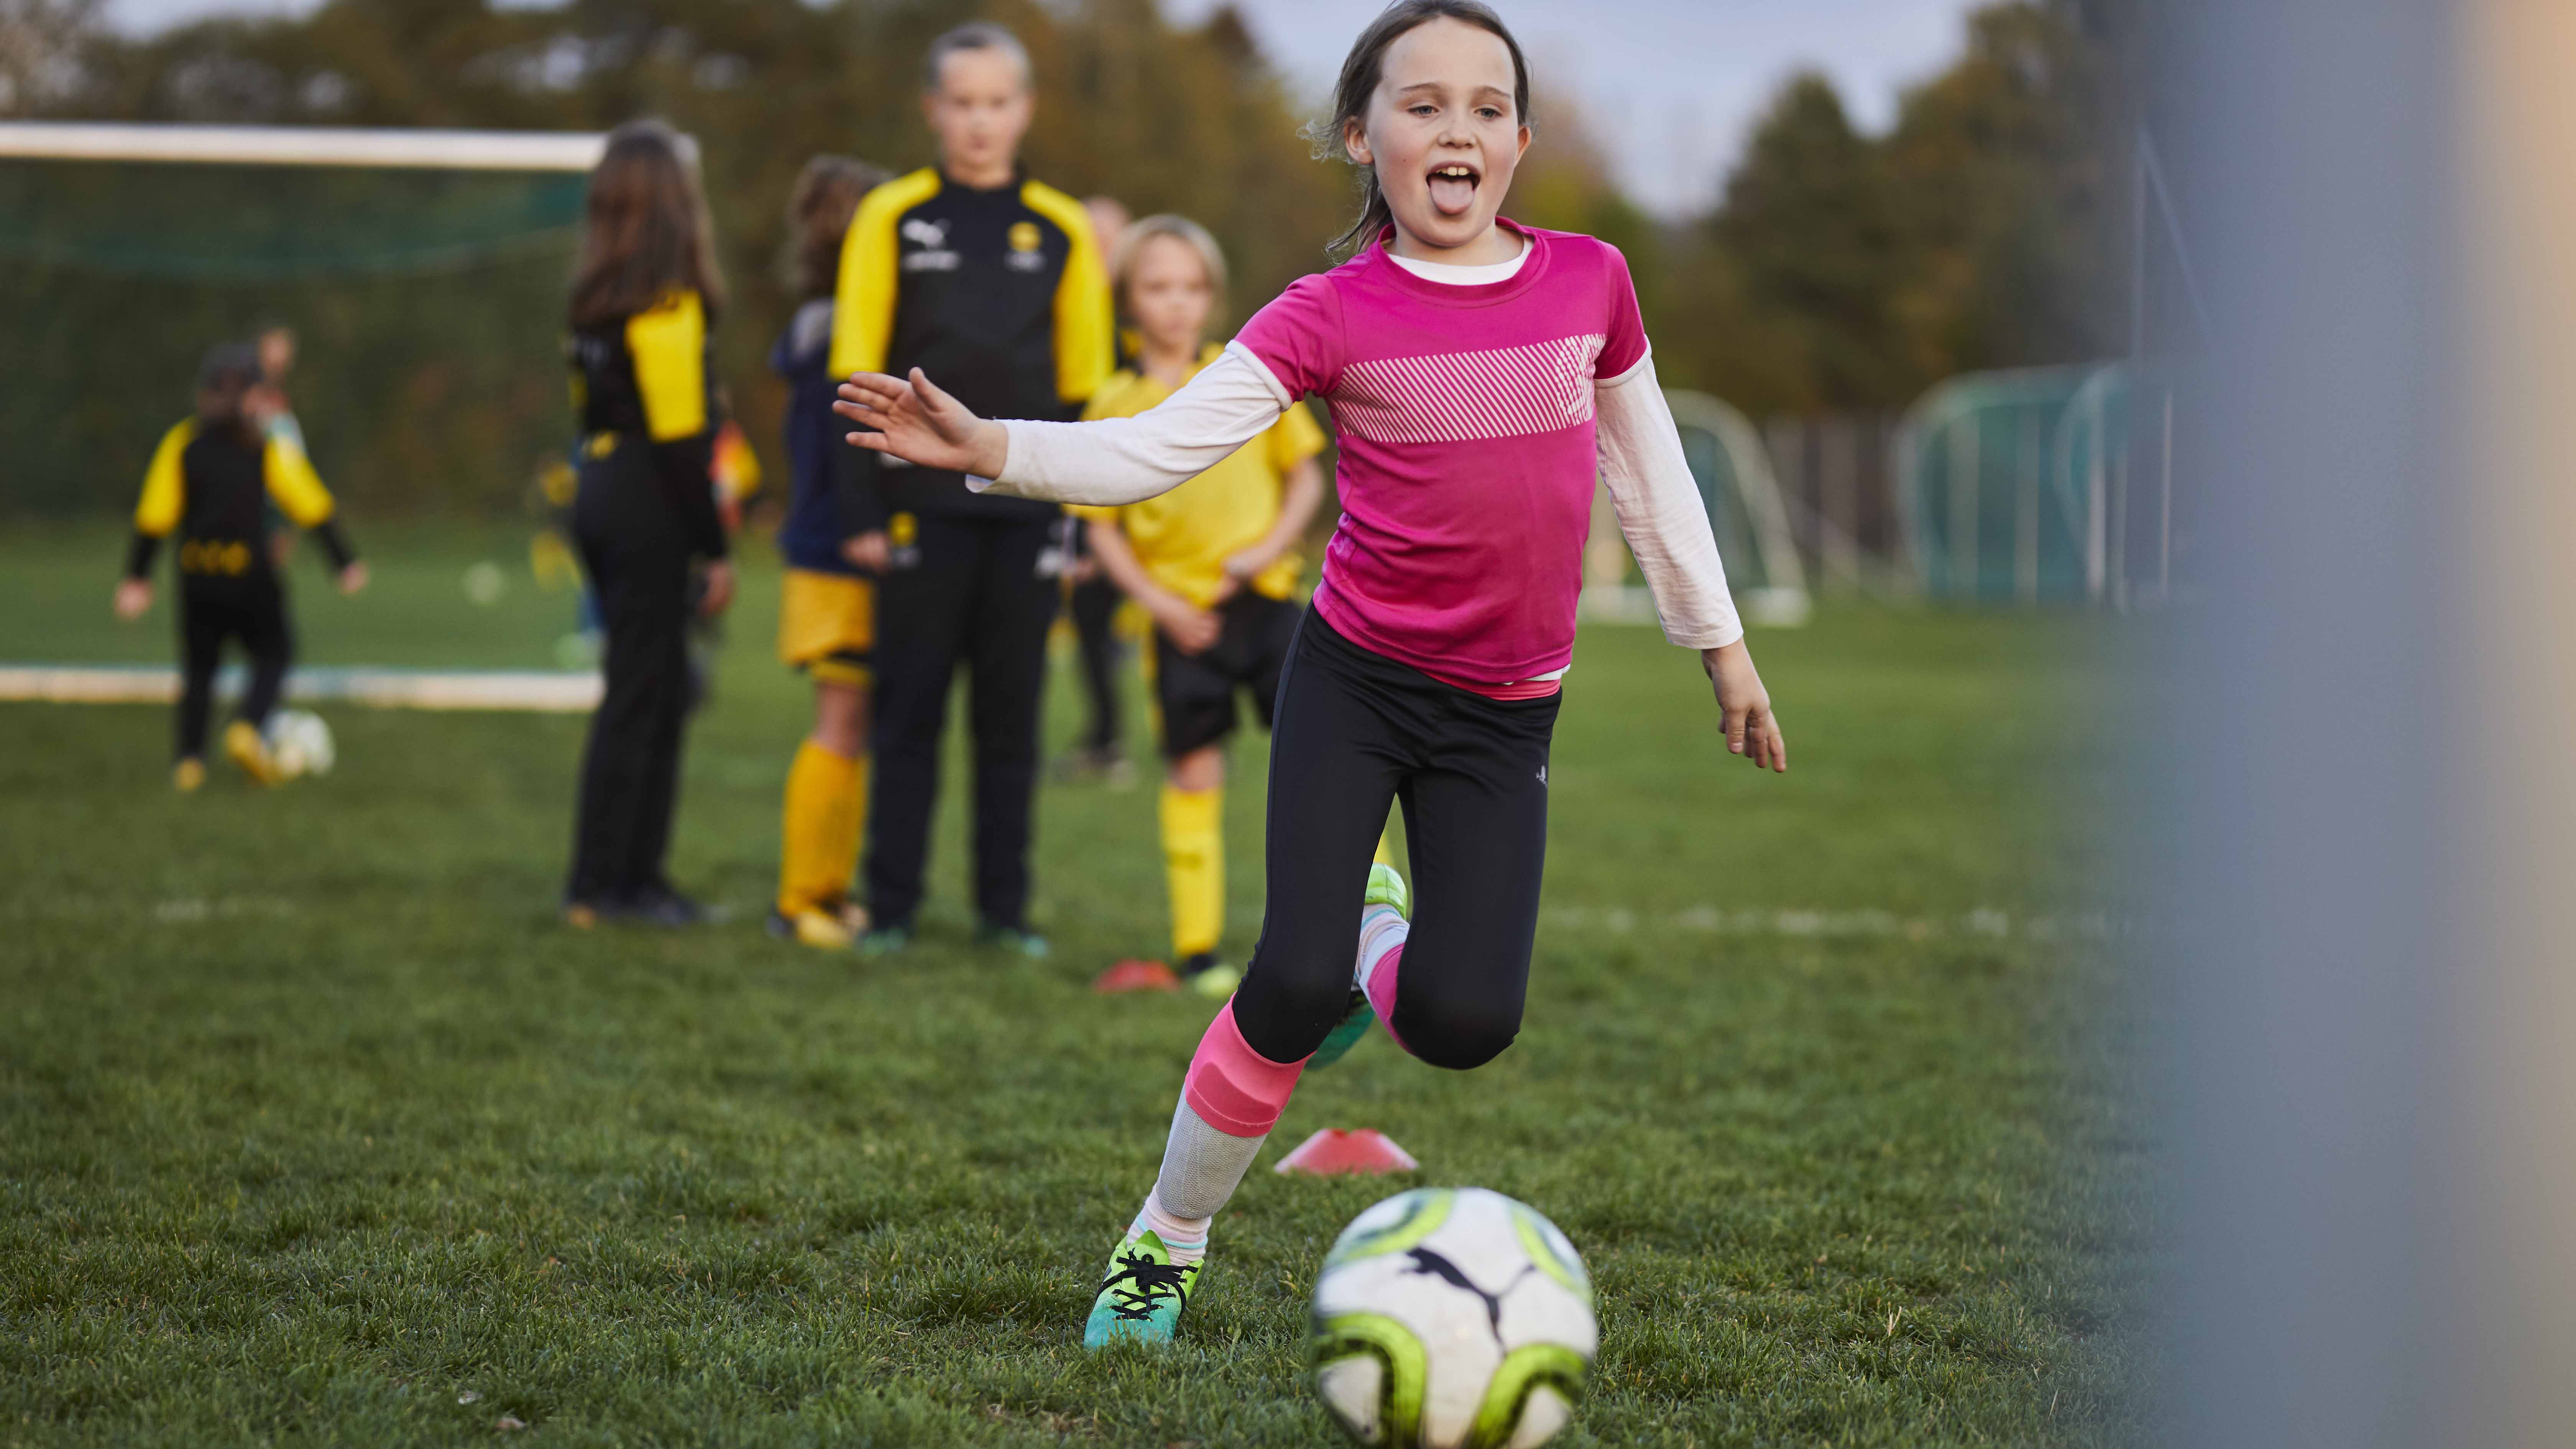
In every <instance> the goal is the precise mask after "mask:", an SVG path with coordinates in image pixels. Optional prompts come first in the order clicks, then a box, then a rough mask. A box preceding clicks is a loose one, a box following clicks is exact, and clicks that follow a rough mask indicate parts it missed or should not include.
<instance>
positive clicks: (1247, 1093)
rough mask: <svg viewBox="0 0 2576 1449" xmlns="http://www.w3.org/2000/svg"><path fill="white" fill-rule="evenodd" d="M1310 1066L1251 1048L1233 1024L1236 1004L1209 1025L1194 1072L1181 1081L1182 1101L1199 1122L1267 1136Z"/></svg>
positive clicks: (1193, 1059) (1195, 1058) (1193, 1064)
mask: <svg viewBox="0 0 2576 1449" xmlns="http://www.w3.org/2000/svg"><path fill="white" fill-rule="evenodd" d="M1305 1070H1306V1063H1305V1062H1304V1061H1302V1060H1300V1061H1293V1062H1274V1061H1272V1060H1270V1059H1269V1058H1268V1057H1265V1056H1263V1055H1262V1054H1261V1053H1259V1052H1257V1051H1254V1050H1253V1049H1252V1044H1251V1043H1250V1042H1247V1041H1245V1040H1244V1039H1243V1032H1242V1030H1241V1029H1240V1028H1238V1027H1237V1026H1236V1025H1235V1024H1234V1002H1233V1001H1232V1000H1230V999H1229V1000H1228V1001H1227V1002H1226V1004H1225V1010H1223V1011H1220V1012H1218V1013H1217V1014H1216V1020H1214V1021H1211V1022H1209V1023H1208V1029H1207V1034H1206V1035H1204V1036H1202V1037H1200V1038H1199V1049H1198V1053H1197V1054H1196V1055H1195V1056H1192V1057H1191V1058H1190V1074H1189V1077H1188V1079H1187V1080H1185V1081H1184V1082H1182V1084H1181V1100H1182V1101H1184V1102H1187V1103H1189V1104H1190V1110H1191V1111H1193V1112H1196V1113H1198V1114H1199V1117H1200V1119H1201V1120H1203V1121H1205V1122H1206V1123H1207V1124H1208V1125H1209V1126H1211V1127H1214V1128H1215V1129H1217V1130H1218V1131H1220V1132H1224V1133H1228V1134H1230V1135H1232V1136H1236V1137H1261V1136H1266V1135H1267V1134H1268V1133H1269V1131H1270V1129H1271V1128H1272V1127H1274V1126H1276V1125H1277V1124H1278V1122H1279V1114H1280V1113H1281V1112H1282V1111H1284V1110H1286V1109H1287V1106H1288V1095H1289V1093H1291V1092H1294V1091H1296V1090H1297V1077H1298V1075H1299V1074H1300V1073H1302V1072H1304V1071H1305Z"/></svg>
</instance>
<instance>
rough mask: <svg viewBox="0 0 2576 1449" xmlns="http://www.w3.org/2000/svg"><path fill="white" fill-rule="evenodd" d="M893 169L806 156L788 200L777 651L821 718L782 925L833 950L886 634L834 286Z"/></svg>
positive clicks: (794, 784)
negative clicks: (839, 367) (847, 454)
mask: <svg viewBox="0 0 2576 1449" xmlns="http://www.w3.org/2000/svg"><path fill="white" fill-rule="evenodd" d="M886 174H887V173H885V172H884V171H882V170H880V169H878V168H877V167H874V166H870V165H868V164H867V163H866V162H864V161H854V160H851V159H850V158H849V157H847V156H817V157H815V158H814V159H812V160H810V161H808V162H806V163H805V170H804V171H803V173H802V174H800V175H798V176H797V178H796V189H795V191H794V192H793V193H792V194H791V195H790V196H789V198H788V202H787V233H788V242H787V255H786V257H785V258H784V269H785V271H786V273H787V281H788V284H789V285H790V286H791V287H793V288H794V289H795V293H796V297H797V299H798V302H797V308H796V314H795V316H794V317H793V318H792V319H791V320H790V321H789V322H788V324H787V331H786V332H785V333H784V334H782V335H781V336H780V337H779V339H778V345H777V346H776V347H774V348H772V349H771V350H770V354H769V365H770V367H771V368H773V369H774V370H776V371H777V373H778V374H779V375H780V376H781V377H784V378H786V379H787V387H788V401H787V415H786V431H787V462H788V469H789V474H790V478H791V480H792V481H791V482H790V484H789V490H790V491H789V494H788V501H787V518H786V521H785V522H784V523H782V524H780V525H779V529H778V551H779V553H780V555H781V556H782V557H784V558H785V560H786V562H787V575H786V578H785V579H784V580H783V581H782V583H781V586H780V594H779V600H778V657H779V658H780V659H782V660H784V661H785V662H786V663H787V664H788V665H790V666H791V667H793V668H796V669H800V670H803V671H804V673H805V675H806V677H807V678H809V679H811V680H813V681H814V727H813V729H812V730H811V731H809V732H808V733H807V734H806V736H805V740H804V743H802V744H800V745H798V746H797V747H796V760H795V763H793V764H791V765H789V766H788V768H787V801H786V807H785V810H784V812H783V821H784V823H783V826H782V828H781V830H780V832H779V833H780V836H781V839H780V848H779V856H778V897H777V900H776V902H775V903H774V904H773V906H772V908H771V910H770V913H769V929H770V931H771V933H772V934H774V935H778V936H782V937H786V938H788V939H791V940H795V941H798V942H801V943H803V944H805V945H808V946H818V947H822V948H824V949H827V950H837V949H844V948H847V947H848V946H850V945H851V944H852V943H853V942H854V941H856V940H857V939H858V936H859V933H860V932H862V931H864V930H866V929H867V924H868V916H867V911H866V909H865V908H864V907H862V906H860V905H859V904H858V903H857V902H856V901H853V900H852V899H850V889H851V885H852V878H853V877H854V876H855V875H856V874H857V873H858V867H859V832H860V829H861V827H862V825H863V824H864V823H865V821H866V819H867V801H868V754H867V749H868V686H869V683H870V670H871V668H872V666H873V656H872V651H873V650H874V649H875V646H876V583H875V578H874V575H875V574H877V573H878V572H879V571H881V570H882V569H884V567H885V562H886V535H885V529H884V527H883V526H882V525H881V524H878V523H875V522H874V521H873V520H871V519H869V518H867V517H865V516H864V515H863V512H862V508H861V500H860V499H859V498H858V497H856V496H854V495H855V492H856V488H855V483H854V481H853V478H852V475H851V474H850V471H849V470H848V469H846V468H843V467H840V466H839V458H838V456H837V455H838V454H840V453H841V452H843V451H845V450H844V449H842V448H841V446H840V432H841V428H840V425H839V422H838V420H837V419H835V418H834V417H833V416H832V375H831V373H830V372H828V371H827V370H826V369H825V364H826V363H827V362H828V361H829V360H830V356H831V351H832V310H833V300H832V299H833V290H834V288H835V287H836V286H837V285H838V283H839V279H840V271H841V243H842V240H843V238H844V237H845V236H847V234H848V232H849V229H850V217H851V215H852V214H853V213H855V212H856V211H857V210H858V209H859V198H861V197H863V196H865V195H867V194H868V193H869V192H870V191H872V190H874V189H875V188H876V187H878V186H879V185H881V184H883V183H884V182H885V180H886Z"/></svg>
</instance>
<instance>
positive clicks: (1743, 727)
mask: <svg viewBox="0 0 2576 1449" xmlns="http://www.w3.org/2000/svg"><path fill="white" fill-rule="evenodd" d="M1699 657H1700V664H1701V666H1702V667H1703V668H1705V669H1707V671H1708V682H1709V685H1710V686H1711V687H1712V688H1714V689H1715V690H1716V691H1717V707H1718V710H1719V712H1720V713H1722V714H1723V715H1725V717H1726V749H1727V753H1729V754H1735V755H1742V756H1743V757H1745V758H1746V759H1748V760H1751V761H1752V762H1753V764H1754V767H1755V768H1756V769H1760V768H1763V767H1765V766H1767V767H1769V768H1770V769H1771V770H1773V771H1775V772H1777V773H1779V774H1783V775H1785V774H1787V773H1788V772H1789V742H1788V741H1787V740H1785V739H1782V738H1781V737H1780V720H1779V718H1778V716H1776V715H1774V714H1772V713H1771V693H1770V691H1769V690H1766V689H1764V688H1763V687H1762V675H1761V672H1760V671H1758V670H1756V669H1755V668H1754V667H1753V652H1752V651H1751V650H1749V649H1747V648H1745V647H1744V641H1743V640H1741V639H1738V640H1736V641H1735V642H1734V643H1732V644H1728V645H1725V646H1723V647H1721V648H1716V649H1703V650H1701V651H1700V653H1699Z"/></svg>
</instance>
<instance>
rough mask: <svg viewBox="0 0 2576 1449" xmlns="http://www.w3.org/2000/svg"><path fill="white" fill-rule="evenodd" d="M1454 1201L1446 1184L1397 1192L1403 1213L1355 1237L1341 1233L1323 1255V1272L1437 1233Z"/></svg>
mask: <svg viewBox="0 0 2576 1449" xmlns="http://www.w3.org/2000/svg"><path fill="white" fill-rule="evenodd" d="M1456 1200H1457V1190H1456V1189H1455V1188H1447V1187H1417V1188H1415V1189H1413V1190H1412V1191H1410V1192H1405V1193H1399V1194H1397V1195H1396V1196H1395V1197H1394V1198H1393V1199H1392V1201H1395V1202H1400V1203H1403V1204H1404V1205H1405V1208H1404V1216H1402V1217H1400V1218H1397V1219H1396V1220H1395V1221H1394V1222H1392V1223H1389V1224H1387V1225H1386V1226H1385V1227H1382V1228H1378V1229H1375V1230H1373V1231H1370V1232H1367V1233H1363V1234H1361V1235H1360V1236H1359V1237H1356V1238H1354V1237H1352V1236H1350V1235H1349V1234H1348V1233H1344V1234H1343V1235H1342V1238H1341V1240H1340V1241H1338V1242H1336V1243H1334V1244H1333V1250H1332V1251H1331V1252H1330V1253H1327V1254H1325V1255H1324V1271H1325V1272H1327V1273H1329V1272H1331V1271H1332V1270H1334V1269H1335V1268H1338V1267H1340V1266H1342V1265H1343V1264H1344V1263H1356V1262H1358V1261H1359V1260H1360V1259H1362V1258H1379V1257H1384V1256H1385V1255H1387V1254H1389V1253H1401V1252H1403V1251H1404V1250H1405V1249H1407V1248H1410V1247H1412V1246H1413V1245H1414V1244H1416V1243H1419V1242H1421V1241H1422V1240H1423V1239H1424V1238H1427V1237H1430V1236H1431V1235H1432V1234H1433V1233H1436V1232H1438V1231H1439V1230H1440V1225H1441V1224H1442V1223H1444V1222H1447V1221H1448V1220H1449V1205H1450V1204H1451V1203H1453V1202H1455V1201H1456Z"/></svg>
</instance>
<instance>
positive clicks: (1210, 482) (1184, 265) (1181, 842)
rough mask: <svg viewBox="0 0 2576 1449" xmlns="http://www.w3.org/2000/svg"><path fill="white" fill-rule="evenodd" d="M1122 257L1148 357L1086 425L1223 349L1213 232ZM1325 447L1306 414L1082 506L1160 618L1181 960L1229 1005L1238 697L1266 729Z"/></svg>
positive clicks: (1123, 412)
mask: <svg viewBox="0 0 2576 1449" xmlns="http://www.w3.org/2000/svg"><path fill="white" fill-rule="evenodd" d="M1112 258H1113V259H1112V263H1111V268H1110V283H1111V286H1112V288H1113V289H1114V291H1115V293H1116V296H1117V299H1118V305H1119V308H1120V312H1121V315H1122V317H1123V318H1124V319H1125V321H1126V322H1127V323H1128V324H1129V325H1130V326H1132V327H1133V328H1134V330H1135V337H1136V345H1137V355H1136V359H1135V364H1134V366H1133V367H1131V368H1129V369H1127V370H1125V371H1121V372H1119V373H1117V374H1116V375H1114V376H1112V377H1111V378H1110V379H1109V381H1108V382H1107V383H1106V384H1105V385H1104V386H1102V388H1101V389H1100V391H1099V392H1098V393H1097V394H1096V395H1094V396H1093V398H1092V400H1091V405H1090V406H1089V407H1088V408H1086V409H1084V411H1083V417H1084V418H1086V419H1091V418H1123V417H1133V416H1134V415H1136V414H1137V413H1141V412H1143V411H1145V410H1146V409H1148V408H1150V407H1153V406H1154V405H1155V404H1157V403H1159V402H1161V401H1163V399H1165V398H1167V397H1170V396H1171V395H1172V394H1173V393H1174V392H1176V391H1178V390H1179V389H1180V387H1181V386H1182V385H1183V384H1185V383H1187V382H1188V381H1189V380H1190V379H1191V378H1192V377H1195V376H1197V375H1198V372H1199V369H1201V368H1203V367H1205V366H1207V365H1208V364H1209V363H1210V362H1213V361H1215V360H1216V357H1217V352H1218V348H1217V347H1216V346H1215V345H1214V344H1212V343H1210V342H1208V341H1207V333H1208V327H1209V323H1210V322H1211V321H1212V320H1213V318H1214V314H1215V311H1216V305H1217V301H1218V299H1219V298H1220V297H1221V296H1222V295H1223V294H1224V291H1225V256H1224V254H1223V253H1222V252H1221V251H1219V250H1218V249H1217V244H1216V238H1214V237H1212V236H1210V235H1208V233H1207V230H1206V228H1204V227H1201V226H1200V225H1199V224H1198V223H1197V222H1194V221H1190V220H1188V219H1187V218H1184V217H1178V216H1149V217H1147V218H1145V219H1144V220H1143V221H1140V222H1137V223H1136V224H1135V225H1133V226H1131V227H1129V228H1128V229H1127V231H1126V234H1125V236H1124V238H1123V239H1122V241H1121V242H1120V244H1119V246H1118V249H1117V250H1116V251H1115V252H1114V253H1113V254H1112ZM1323 451H1324V432H1323V429H1321V428H1319V427H1317V426H1316V425H1315V420H1314V417H1313V416H1312V415H1311V414H1309V413H1308V412H1307V411H1306V409H1305V407H1304V405H1302V404H1299V405H1296V406H1292V407H1289V408H1288V409H1286V410H1285V411H1284V412H1282V413H1281V414H1280V415H1279V420H1278V421H1277V422H1275V423H1273V424H1271V425H1270V426H1269V427H1268V428H1266V429H1264V430H1263V431H1262V432H1261V433H1260V434H1259V435H1258V436H1257V437H1255V438H1253V439H1252V441H1250V442H1248V443H1245V444H1244V445H1243V446H1242V447H1240V448H1237V449H1236V450H1235V451H1234V452H1232V453H1230V454H1228V455H1227V456H1226V457H1225V458H1224V460H1223V461H1221V462H1219V463H1217V464H1216V465H1215V466H1213V467H1211V468H1209V469H1208V470H1207V471H1206V472H1204V473H1201V474H1200V475H1198V476H1197V477H1196V478H1193V479H1191V480H1190V481H1189V482H1187V483H1185V484H1183V485H1182V486H1180V487H1178V488H1175V489H1173V490H1172V491H1171V492H1169V493H1165V494H1163V495H1161V496H1159V497H1156V498H1149V499H1147V500H1145V501H1144V502H1142V503H1131V504H1128V505H1127V506H1125V507H1123V508H1076V509H1073V510H1071V511H1072V512H1073V513H1075V514H1076V515H1077V516H1079V517H1082V518H1084V519H1086V520H1088V523H1089V527H1090V532H1091V550H1092V552H1093V554H1095V555H1096V556H1097V557H1098V558H1099V560H1100V565H1101V568H1102V569H1103V570H1104V571H1105V572H1106V573H1107V574H1108V576H1109V578H1110V579H1111V580H1112V581H1113V582H1115V583H1116V585H1117V586H1118V587H1119V588H1121V589H1124V590H1125V591H1126V593H1127V596H1128V597H1129V598H1132V599H1134V600H1135V601H1136V602H1137V604H1138V605H1139V606H1140V607H1142V608H1143V609H1144V611H1145V612H1146V614H1147V615H1149V616H1150V617H1151V618H1152V619H1153V621H1154V696H1155V699H1156V701H1157V702H1158V703H1159V705H1160V707H1161V718H1162V733H1163V757H1164V759H1165V761H1167V762H1168V773H1167V774H1166V776H1165V779H1164V784H1163V798H1162V818H1163V861H1164V868H1165V870H1166V871H1167V872H1168V874H1169V877H1170V883H1171V899H1172V959H1173V961H1174V963H1175V964H1176V965H1177V967H1178V968H1179V971H1180V974H1181V976H1182V977H1183V978H1184V979H1186V980H1188V981H1190V982H1191V984H1192V985H1194V986H1196V987H1197V988H1198V989H1200V990H1202V991H1205V992H1208V993H1210V994H1212V995H1217V996H1223V995H1226V994H1228V993H1230V992H1232V991H1233V990H1234V987H1235V983H1236V981H1237V980H1238V979H1240V973H1239V972H1237V971H1235V970H1234V969H1233V968H1231V967H1228V966H1223V965H1220V964H1219V963H1218V961H1217V958H1216V950H1217V945H1218V943H1219V941H1220V939H1221V938H1222V937H1223V935H1224V932H1225V850H1224V840H1225V803H1224V802H1225V740H1226V737H1227V736H1228V735H1231V734H1232V733H1234V724H1235V695H1236V693H1237V691H1241V692H1242V693H1244V694H1246V695H1248V696H1249V697H1250V703H1251V705H1252V712H1253V714H1254V716H1255V717H1256V718H1258V719H1259V720H1260V721H1261V726H1262V728H1264V729H1268V728H1269V727H1270V714H1271V708H1272V705H1273V703H1274V702H1275V701H1276V700H1277V698H1278V695H1279V674H1280V671H1281V670H1282V669H1283V668H1285V667H1286V666H1287V663H1288V650H1289V645H1290V644H1291V643H1292V642H1294V640H1295V639H1296V637H1297V619H1298V616H1299V615H1300V614H1301V613H1302V612H1303V610H1302V609H1301V608H1300V607H1299V605H1298V603H1297V601H1296V590H1297V582H1298V573H1299V560H1298V558H1297V555H1296V552H1295V550H1296V546H1297V541H1298V540H1299V539H1300V538H1302V537H1304V536H1305V532H1306V525H1307V524H1309V523H1311V522H1312V521H1313V520H1314V517H1315V508H1316V505H1317V504H1319V503H1321V502H1322V501H1323V497H1324V474H1323V470H1322V468H1321V467H1319V466H1318V465H1317V463H1316V455H1318V454H1320V453H1322V452H1323Z"/></svg>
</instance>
